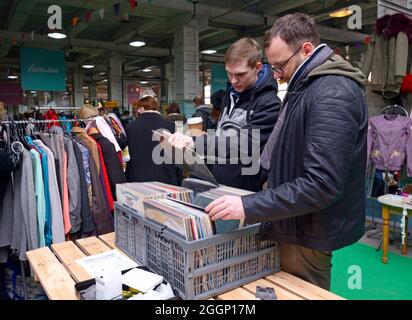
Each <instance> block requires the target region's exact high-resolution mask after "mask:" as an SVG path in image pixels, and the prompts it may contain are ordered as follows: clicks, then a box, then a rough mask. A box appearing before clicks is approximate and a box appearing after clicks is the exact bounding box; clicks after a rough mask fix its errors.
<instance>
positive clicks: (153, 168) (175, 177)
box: [126, 112, 182, 185]
mask: <svg viewBox="0 0 412 320" xmlns="http://www.w3.org/2000/svg"><path fill="white" fill-rule="evenodd" d="M157 129H165V130H168V131H169V132H171V133H174V132H175V125H174V123H173V122H170V121H167V120H165V119H163V118H162V116H161V115H160V114H157V113H151V112H148V113H143V114H142V115H140V116H139V117H138V118H137V119H136V120H133V121H132V122H131V123H129V125H128V126H127V127H126V134H127V140H128V144H129V152H130V161H129V162H128V164H127V169H126V178H127V181H128V182H149V181H159V182H164V183H169V184H173V185H180V184H181V182H182V172H181V170H180V169H178V168H177V167H175V166H174V165H173V164H160V165H157V164H155V163H154V162H153V159H152V152H153V149H154V148H155V147H156V146H158V144H159V143H158V142H157V141H152V135H153V133H152V130H157Z"/></svg>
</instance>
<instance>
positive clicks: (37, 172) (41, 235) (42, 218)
mask: <svg viewBox="0 0 412 320" xmlns="http://www.w3.org/2000/svg"><path fill="white" fill-rule="evenodd" d="M30 157H31V160H32V163H33V172H34V190H35V193H36V207H37V228H38V239H39V247H40V248H41V247H45V246H46V239H45V224H46V201H45V197H44V182H43V172H42V167H41V160H40V154H39V153H38V152H37V151H36V150H35V149H31V150H30Z"/></svg>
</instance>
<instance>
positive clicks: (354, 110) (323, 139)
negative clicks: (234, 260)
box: [242, 56, 368, 251]
mask: <svg viewBox="0 0 412 320" xmlns="http://www.w3.org/2000/svg"><path fill="white" fill-rule="evenodd" d="M363 81H364V76H363V74H361V73H360V71H359V70H358V69H355V68H353V67H352V66H351V65H350V64H349V63H348V62H346V61H345V60H343V59H342V58H341V57H339V56H332V57H330V58H329V60H328V61H327V62H326V63H325V64H324V65H322V66H321V67H320V68H318V69H315V70H313V72H312V73H310V74H309V76H308V77H306V78H305V79H304V80H302V81H301V82H300V83H299V84H296V86H295V87H294V88H293V89H292V92H290V94H289V96H288V109H287V113H286V117H285V123H284V125H283V127H282V129H281V131H280V133H279V138H278V140H277V143H276V144H275V146H274V149H273V153H272V158H271V167H270V172H269V175H268V187H269V189H268V190H266V191H261V192H259V193H257V194H255V195H251V196H245V197H242V202H243V205H244V209H245V213H246V219H247V221H248V222H249V223H254V222H266V223H264V224H262V230H261V232H262V234H261V236H262V239H267V238H270V239H273V240H275V241H279V242H281V243H282V242H283V243H290V244H296V245H300V246H304V247H309V248H312V249H317V250H327V251H332V250H337V249H339V248H342V247H344V246H347V245H349V244H352V243H354V242H356V241H357V240H359V239H360V238H361V237H362V235H363V234H364V223H365V211H364V210H365V168H366V136H367V128H368V115H367V106H366V102H365V96H364V92H363V90H362V86H361V85H360V84H362V83H363Z"/></svg>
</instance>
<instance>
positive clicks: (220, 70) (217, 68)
mask: <svg viewBox="0 0 412 320" xmlns="http://www.w3.org/2000/svg"><path fill="white" fill-rule="evenodd" d="M227 81H228V79H227V73H226V69H225V65H224V64H212V81H211V82H212V88H211V92H210V93H211V94H213V93H215V92H216V91H218V90H220V89H223V90H226V84H227Z"/></svg>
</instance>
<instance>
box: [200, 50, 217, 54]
mask: <svg viewBox="0 0 412 320" xmlns="http://www.w3.org/2000/svg"><path fill="white" fill-rule="evenodd" d="M216 52H217V51H216V50H213V49H209V50H203V51H200V53H203V54H214V53H216Z"/></svg>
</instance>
